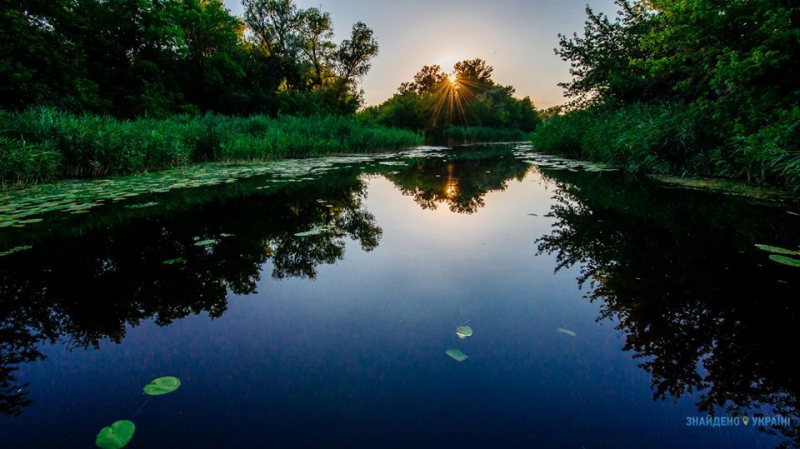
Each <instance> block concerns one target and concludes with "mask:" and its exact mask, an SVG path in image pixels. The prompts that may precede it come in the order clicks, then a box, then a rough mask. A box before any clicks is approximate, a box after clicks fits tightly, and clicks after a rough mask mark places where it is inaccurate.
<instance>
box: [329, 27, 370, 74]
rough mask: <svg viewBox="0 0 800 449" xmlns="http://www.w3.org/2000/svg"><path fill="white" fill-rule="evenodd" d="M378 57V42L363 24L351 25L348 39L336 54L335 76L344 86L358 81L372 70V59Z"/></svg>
mask: <svg viewBox="0 0 800 449" xmlns="http://www.w3.org/2000/svg"><path fill="white" fill-rule="evenodd" d="M376 56H378V41H377V40H375V37H374V33H373V31H372V30H371V29H370V28H369V27H368V26H367V25H366V24H364V22H358V23H356V24H355V25H353V30H352V31H351V33H350V39H346V40H344V41H342V44H341V45H340V46H339V50H338V51H337V52H336V57H335V64H336V70H337V74H338V75H339V77H340V78H341V80H342V82H343V83H344V84H349V83H352V82H354V81H355V80H357V79H360V78H361V77H363V76H364V75H366V74H367V73H368V72H369V69H370V68H372V63H371V62H370V61H372V59H373V58H374V57H376Z"/></svg>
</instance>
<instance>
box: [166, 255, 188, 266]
mask: <svg viewBox="0 0 800 449" xmlns="http://www.w3.org/2000/svg"><path fill="white" fill-rule="evenodd" d="M179 263H186V259H184V258H183V257H178V258H177V259H170V260H165V261H164V265H175V264H179Z"/></svg>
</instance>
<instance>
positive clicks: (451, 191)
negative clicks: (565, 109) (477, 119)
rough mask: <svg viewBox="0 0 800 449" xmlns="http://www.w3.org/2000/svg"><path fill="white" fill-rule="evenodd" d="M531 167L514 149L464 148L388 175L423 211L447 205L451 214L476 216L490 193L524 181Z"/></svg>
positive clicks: (424, 160) (422, 160)
mask: <svg viewBox="0 0 800 449" xmlns="http://www.w3.org/2000/svg"><path fill="white" fill-rule="evenodd" d="M528 168H529V164H527V163H525V162H523V161H521V160H519V159H517V158H516V157H514V154H513V153H512V151H511V148H510V147H505V148H504V147H500V148H494V149H487V148H481V149H463V150H460V151H458V152H453V153H448V154H447V157H446V158H426V159H420V160H418V161H416V163H414V164H413V165H411V166H410V167H408V168H407V169H405V170H403V171H399V172H392V173H388V174H386V175H385V176H386V177H387V178H388V179H389V180H391V181H392V182H393V183H394V185H395V186H397V188H398V189H400V191H401V192H402V193H403V195H406V196H410V197H412V198H414V202H416V203H417V204H419V205H420V207H422V208H423V209H426V210H436V209H438V208H439V206H440V205H443V204H447V206H448V207H449V209H450V211H451V212H455V213H459V214H474V213H476V212H477V211H478V210H479V209H480V208H482V207H483V206H484V197H485V196H486V194H487V193H489V192H490V191H503V190H505V189H506V188H507V186H508V182H509V181H511V180H514V179H516V180H522V179H523V178H524V177H525V175H526V174H527V172H528Z"/></svg>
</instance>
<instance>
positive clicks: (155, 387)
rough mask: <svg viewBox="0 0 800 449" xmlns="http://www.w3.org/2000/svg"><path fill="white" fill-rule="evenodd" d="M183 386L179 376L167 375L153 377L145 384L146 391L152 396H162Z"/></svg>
mask: <svg viewBox="0 0 800 449" xmlns="http://www.w3.org/2000/svg"><path fill="white" fill-rule="evenodd" d="M180 386H181V380H180V379H178V378H177V377H172V376H167V377H159V378H157V379H153V381H151V382H150V383H149V384H147V385H145V386H144V393H145V394H147V395H150V396H161V395H163V394H169V393H172V392H173V391H175V390H177V389H178V388H180Z"/></svg>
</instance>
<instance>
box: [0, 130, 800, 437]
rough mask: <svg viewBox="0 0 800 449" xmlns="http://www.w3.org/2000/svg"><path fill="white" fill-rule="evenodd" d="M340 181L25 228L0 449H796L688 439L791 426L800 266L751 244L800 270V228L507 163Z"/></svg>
mask: <svg viewBox="0 0 800 449" xmlns="http://www.w3.org/2000/svg"><path fill="white" fill-rule="evenodd" d="M334 165H335V168H336V169H335V170H331V171H329V172H327V173H319V174H317V175H314V177H313V178H314V179H305V180H300V181H297V182H289V183H279V182H275V180H274V179H271V178H270V177H269V176H265V177H259V178H251V179H247V180H242V181H240V182H238V183H235V184H234V185H225V186H220V187H211V188H203V189H188V190H183V191H178V192H173V193H170V194H164V195H162V196H159V197H158V198H159V200H158V201H160V202H161V205H160V206H159V207H157V208H152V210H150V209H148V210H147V211H145V210H144V209H143V211H142V212H141V213H139V214H138V215H136V216H135V217H134V218H131V217H129V216H125V217H122V216H121V214H122V213H121V212H120V211H121V209H114V206H109V207H108V208H105V207H104V208H99V209H98V210H97V211H96V212H95V211H93V212H92V214H87V215H82V216H77V217H75V219H74V220H72V221H70V222H67V223H64V222H58V225H57V226H56V225H48V224H47V223H48V222H47V221H45V222H44V223H42V224H40V225H39V226H38V227H33V228H32V230H31V231H30V232H32V233H34V234H31V235H32V236H31V237H30V239H32V240H34V244H33V246H34V248H33V249H31V250H29V251H25V252H21V253H17V254H14V255H12V256H8V257H4V258H2V259H0V351H2V352H0V411H2V415H0V446H1V447H3V448H39V447H42V448H43V447H58V448H72V447H75V448H85V447H92V446H93V443H94V438H95V436H96V434H97V432H98V431H99V430H100V429H101V428H102V427H104V426H106V425H109V424H110V423H112V422H113V421H116V420H119V419H130V420H132V421H134V422H135V423H136V426H137V430H136V434H135V436H134V438H133V440H132V442H131V443H130V445H129V446H128V447H130V448H175V447H186V448H190V447H191V448H206V447H208V448H217V447H219V448H222V447H242V448H244V447H248V448H249V447H253V448H298V447H325V448H339V447H341V448H358V447H370V448H411V447H415V448H421V447H436V448H444V447H458V448H473V447H474V448H491V447H495V448H500V447H503V448H576V449H581V448H585V449H595V448H676V447H702V448H753V447H763V448H773V447H776V446H777V445H778V444H781V443H786V444H787V447H797V442H798V439H797V437H796V435H797V427H791V428H784V429H778V428H774V429H762V430H759V429H757V428H754V427H753V426H752V425H750V426H738V427H727V428H709V427H687V425H686V418H687V417H697V416H702V417H704V416H708V415H709V413H713V414H715V416H721V417H722V416H733V415H736V414H739V415H748V416H755V415H757V414H762V415H766V416H774V415H784V416H789V417H793V418H796V417H797V415H798V413H797V405H798V391H799V389H800V385H799V384H798V382H799V380H798V376H797V373H796V369H795V368H793V366H796V363H795V361H796V352H795V351H796V350H795V348H794V346H795V344H793V343H791V342H792V341H795V340H796V334H797V331H796V329H797V326H798V313H797V312H798V303H797V298H798V293H800V269H796V268H790V267H785V266H782V265H779V264H776V263H774V262H772V261H770V260H769V259H768V256H769V254H768V253H765V252H762V251H760V250H758V249H756V248H755V247H754V245H755V244H770V245H777V246H784V247H787V248H797V247H798V245H800V217H798V216H795V215H791V214H789V213H787V212H791V211H794V212H798V210H797V208H796V207H795V206H792V205H785V204H769V203H763V202H756V201H753V200H747V199H743V198H739V197H733V196H724V195H719V194H712V193H704V192H696V191H688V190H678V189H668V188H663V187H658V186H655V185H651V184H649V183H647V182H642V181H635V180H632V179H628V178H627V177H626V176H625V175H622V174H620V173H615V172H598V173H590V172H585V171H582V170H569V169H562V168H551V167H539V166H537V162H536V161H534V160H533V159H531V158H530V157H529V156H527V155H526V148H525V147H514V146H497V147H464V148H459V149H455V150H441V151H420V152H415V153H411V154H408V155H406V156H404V157H398V158H394V159H385V158H384V159H375V160H369V159H365V160H362V161H358V162H353V161H352V160H349V161H347V162H346V163H345V162H343V163H341V164H338V165H337V164H334ZM545 165H547V164H545ZM265 185H270V186H271V188H269V189H261V190H258V187H263V186H265ZM141 201H142V202H146V201H148V199H142V200H141ZM105 209H107V210H105ZM328 224H333V225H334V227H332V228H331V230H327V231H324V232H322V233H320V234H319V235H312V236H308V237H297V236H295V234H297V233H300V232H304V231H308V230H310V229H313V228H315V227H318V226H323V225H328ZM334 228H335V229H334ZM222 234H232V236H228V237H222V236H221V235H222ZM1 237H2V235H0V238H1ZM7 238H9V239H10V238H12V237H7ZM13 238H15V239H20V238H22V237H19V236H18V235H16V236H14V237H13ZM206 239H216V240H217V242H216V243H214V244H212V245H209V246H205V247H199V246H195V245H194V244H195V243H196V242H198V241H200V240H206ZM15 244H16V243H15ZM179 257H180V258H184V259H185V260H186V261H185V262H184V263H176V264H174V265H165V264H164V263H163V262H164V261H165V260H168V259H174V258H179ZM462 325H469V326H470V327H471V328H472V329H473V330H474V335H473V336H472V337H470V338H467V339H464V340H462V339H459V338H458V336H457V335H456V333H455V330H456V328H457V327H458V326H462ZM559 328H561V329H564V330H568V331H571V332H572V333H574V336H573V335H570V334H569V333H565V332H559V331H558V329H559ZM449 349H459V350H461V351H462V352H463V353H465V354H466V355H468V356H469V358H468V359H466V360H465V361H463V362H461V363H459V362H457V361H456V360H454V359H452V358H450V357H448V356H447V355H446V354H445V351H447V350H449ZM166 375H173V376H177V377H179V378H180V379H181V381H182V385H181V387H180V389H179V390H177V391H176V392H175V393H172V394H169V395H165V396H159V397H151V398H149V399H148V396H145V395H143V394H142V387H143V386H144V385H146V384H147V383H148V382H149V381H150V380H151V379H153V378H155V377H160V376H166ZM796 422H797V421H795V423H796ZM770 430H771V433H772V434H771V433H770V432H769V431H770ZM784 435H788V438H787V437H786V436H784ZM793 438H794V439H793Z"/></svg>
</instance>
